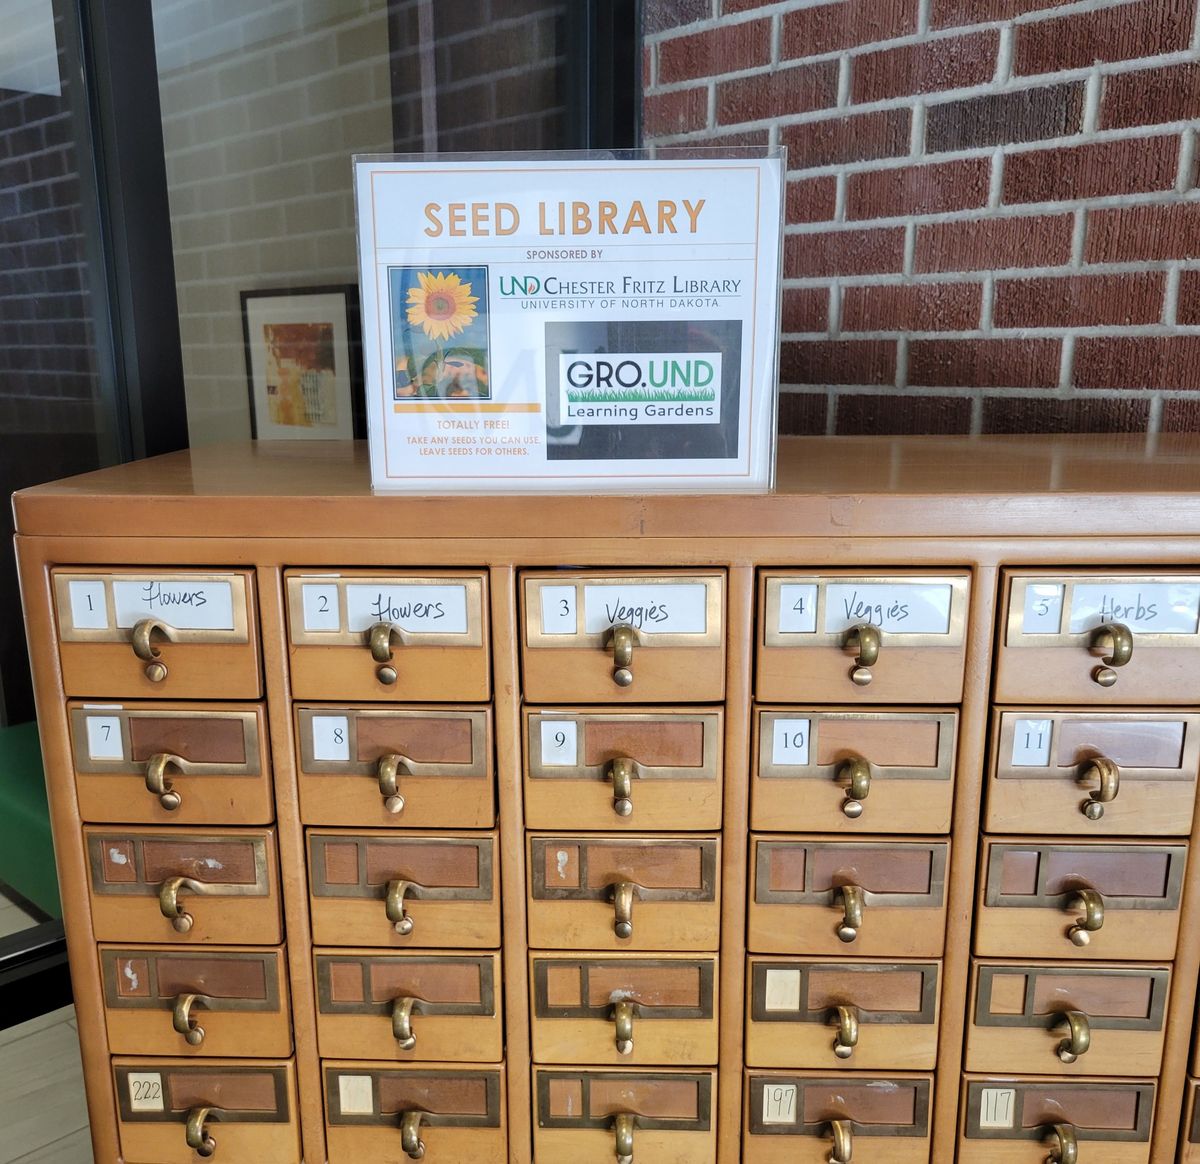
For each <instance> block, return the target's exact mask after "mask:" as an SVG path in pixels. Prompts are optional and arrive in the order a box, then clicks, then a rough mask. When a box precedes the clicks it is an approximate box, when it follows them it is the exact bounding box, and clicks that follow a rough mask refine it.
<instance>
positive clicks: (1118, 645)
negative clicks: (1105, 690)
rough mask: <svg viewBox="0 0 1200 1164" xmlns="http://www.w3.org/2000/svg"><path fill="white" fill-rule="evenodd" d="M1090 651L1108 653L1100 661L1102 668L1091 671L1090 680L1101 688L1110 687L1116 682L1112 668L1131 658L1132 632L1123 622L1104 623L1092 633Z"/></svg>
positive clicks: (1115, 674)
mask: <svg viewBox="0 0 1200 1164" xmlns="http://www.w3.org/2000/svg"><path fill="white" fill-rule="evenodd" d="M1091 649H1092V651H1106V652H1108V653H1107V654H1106V655H1105V656H1104V657H1103V658H1102V659H1101V660H1100V662H1102V663H1103V664H1104V666H1103V667H1097V668H1095V670H1093V671H1092V679H1093V680H1094V681H1095V682H1097V683H1099V684H1100V686H1101V687H1111V686H1112V685H1113V684H1114V683H1115V682H1116V681H1117V673H1116V671H1115V670H1114V668H1115V667H1124V666H1125V664H1126V663H1128V662H1129V660H1130V659H1132V658H1133V631H1131V630H1130V629H1129V627H1127V626H1126V625H1125V624H1124V623H1123V622H1106V623H1105V624H1104V625H1103V626H1101V627H1097V628H1096V630H1094V631H1093V632H1092V641H1091Z"/></svg>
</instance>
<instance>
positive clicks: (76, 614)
mask: <svg viewBox="0 0 1200 1164" xmlns="http://www.w3.org/2000/svg"><path fill="white" fill-rule="evenodd" d="M67 593H68V594H69V595H70V596H71V625H72V626H74V627H75V629H76V630H107V629H108V604H107V603H106V602H105V601H104V583H103V582H68V583H67Z"/></svg>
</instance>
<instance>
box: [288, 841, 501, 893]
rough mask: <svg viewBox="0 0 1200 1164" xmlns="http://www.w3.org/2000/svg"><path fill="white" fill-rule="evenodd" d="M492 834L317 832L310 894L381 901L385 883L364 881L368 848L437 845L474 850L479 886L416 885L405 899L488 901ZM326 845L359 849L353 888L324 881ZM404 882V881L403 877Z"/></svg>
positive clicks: (310, 843)
mask: <svg viewBox="0 0 1200 1164" xmlns="http://www.w3.org/2000/svg"><path fill="white" fill-rule="evenodd" d="M495 840H496V838H495V835H494V834H492V833H489V834H487V835H485V836H482V837H479V838H478V839H476V838H473V837H472V838H467V837H439V836H421V835H416V836H405V835H404V834H401V833H397V834H394V835H392V836H382V837H381V836H363V835H362V834H345V835H344V834H338V833H318V832H310V833H309V834H308V856H309V878H310V881H311V885H310V889H309V891H310V893H311V894H312V896H313V897H324V898H338V897H343V898H358V899H360V900H367V901H383V900H385V899H386V898H387V882H386V881H383V882H380V883H379V884H378V885H375V884H372V883H371V882H370V881H368V880H367V846H368V845H386V846H390V847H391V846H394V847H395V848H403V847H404V846H406V845H438V846H447V847H453V848H473V849H475V850H476V852H477V854H478V857H477V862H478V863H477V865H476V868H477V869H478V870H479V884H478V885H477V886H476V887H475V888H474V889H471V888H468V887H466V886H457V885H456V886H441V885H423V884H417V885H414V886H413V887H412V888H411V889H409V891H408V893H407V895H406V897H405V900H408V901H491V900H492V899H493V897H494V896H495V872H494V867H495V859H494V848H495ZM328 844H337V845H345V844H352V845H355V846H356V847H357V850H358V881H357V882H356V883H355V884H353V885H345V884H337V885H331V884H329V882H327V881H326V880H325V863H324V859H323V857H324V849H325V846H326V845H328ZM406 880H407V878H406Z"/></svg>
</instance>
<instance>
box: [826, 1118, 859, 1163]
mask: <svg viewBox="0 0 1200 1164" xmlns="http://www.w3.org/2000/svg"><path fill="white" fill-rule="evenodd" d="M829 1134H830V1137H831V1138H832V1139H833V1151H831V1152H830V1153H829V1155H828V1156H826V1157H825V1159H826V1160H827V1161H828V1162H829V1164H852V1161H853V1159H854V1132H853V1130H852V1128H851V1124H850V1121H849V1120H830V1121H829Z"/></svg>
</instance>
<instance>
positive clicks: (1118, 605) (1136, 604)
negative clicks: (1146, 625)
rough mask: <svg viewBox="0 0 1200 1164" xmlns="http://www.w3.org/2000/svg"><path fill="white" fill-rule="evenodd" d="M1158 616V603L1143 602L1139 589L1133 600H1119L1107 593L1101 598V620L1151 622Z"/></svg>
mask: <svg viewBox="0 0 1200 1164" xmlns="http://www.w3.org/2000/svg"><path fill="white" fill-rule="evenodd" d="M1157 617H1158V604H1157V603H1155V602H1143V601H1142V593H1141V591H1140V590H1139V591H1138V594H1137V597H1136V598H1135V599H1134V600H1133V602H1118V601H1117V599H1116V598H1115V597H1113V596H1112V595H1111V594H1105V595H1103V596H1102V597H1101V599H1100V621H1101V622H1123V621H1129V622H1149V621H1150V620H1151V619H1154V618H1157Z"/></svg>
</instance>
